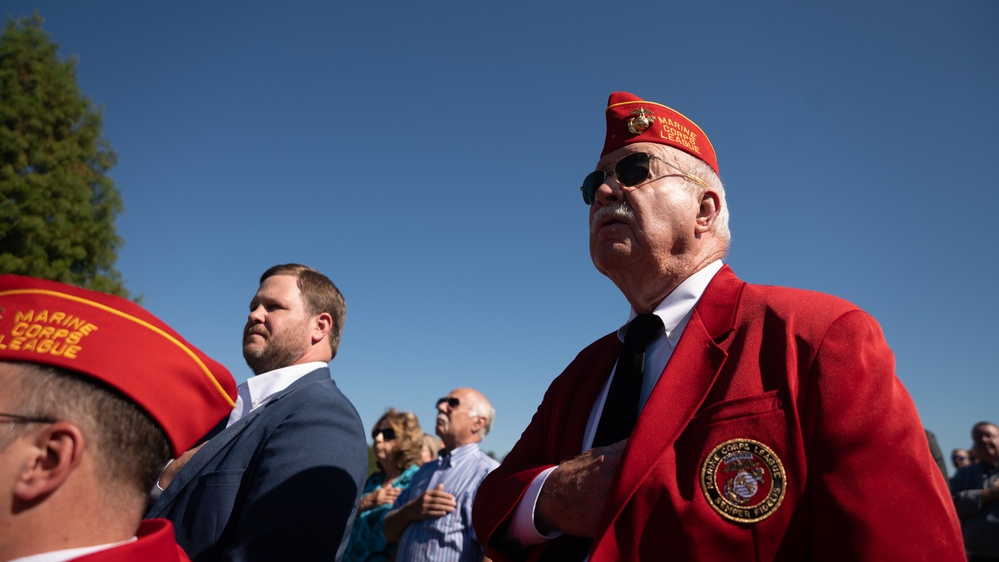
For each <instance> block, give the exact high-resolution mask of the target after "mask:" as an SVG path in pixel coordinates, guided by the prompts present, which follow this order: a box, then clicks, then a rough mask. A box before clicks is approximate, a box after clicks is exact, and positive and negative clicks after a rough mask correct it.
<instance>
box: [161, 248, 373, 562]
mask: <svg viewBox="0 0 999 562" xmlns="http://www.w3.org/2000/svg"><path fill="white" fill-rule="evenodd" d="M345 315H346V304H345V302H344V299H343V295H341V294H340V291H339V290H338V289H337V287H336V286H335V285H334V284H333V282H332V281H330V280H329V279H328V278H327V277H326V276H325V275H323V274H321V273H319V272H318V271H315V270H314V269H312V268H309V267H306V266H304V265H298V264H287V265H277V266H274V267H272V268H270V269H268V270H267V271H266V272H264V274H263V275H262V276H261V278H260V287H259V289H258V290H257V292H256V294H255V295H254V296H253V299H252V301H251V302H250V312H249V316H248V318H247V321H246V325H245V327H244V330H243V357H244V358H245V359H246V363H247V364H248V365H249V366H250V368H251V369H252V370H253V372H254V373H255V375H256V376H254V377H251V378H250V379H249V380H247V381H246V382H244V383H243V384H241V385H239V388H238V393H237V394H238V396H237V399H236V405H235V407H234V408H233V410H232V413H231V414H230V416H229V419H228V425H227V426H226V427H225V428H224V429H221V431H219V432H218V433H217V434H216V435H214V436H212V437H211V439H210V440H209V441H208V442H207V443H206V444H204V445H203V446H202V447H201V448H200V449H197V450H195V451H193V453H190V454H186V455H185V456H182V457H181V458H180V459H178V460H177V461H175V462H174V463H173V464H171V465H170V466H169V467H167V470H166V471H164V472H165V473H164V475H163V476H161V478H160V483H161V485H163V484H166V483H167V481H169V484H168V485H166V486H164V487H165V491H164V492H163V494H162V495H161V496H160V498H159V499H158V500H157V501H156V503H154V504H153V506H152V507H151V508H150V510H149V512H148V514H147V517H164V518H167V519H169V520H171V521H172V522H173V524H174V529H175V531H176V534H177V542H178V543H179V544H180V545H181V546H182V547H183V548H184V550H186V551H187V553H188V555H189V556H190V557H191V560H193V561H194V562H216V561H220V560H225V561H233V562H236V561H239V562H270V561H273V560H294V561H295V562H311V561H316V562H319V561H323V562H328V561H330V560H335V559H339V558H340V557H341V556H342V554H343V552H344V550H345V549H346V546H347V541H348V538H349V537H350V528H351V525H352V523H353V521H354V512H355V510H356V509H357V505H358V500H359V498H360V495H361V487H362V485H363V483H364V477H365V476H366V474H367V468H368V451H367V445H366V443H365V438H364V429H363V427H362V425H361V419H360V417H359V416H358V415H357V411H356V410H355V409H354V406H353V405H352V404H351V403H350V401H349V400H348V399H347V398H346V397H345V396H344V395H343V393H341V392H340V390H339V389H338V388H337V385H336V383H335V382H334V381H333V380H332V379H331V378H330V371H329V368H328V365H327V363H329V361H330V360H332V359H333V357H334V356H335V355H336V352H337V348H338V347H339V344H340V334H341V331H342V329H343V323H344V318H345ZM178 465H180V466H178ZM171 477H172V480H171Z"/></svg>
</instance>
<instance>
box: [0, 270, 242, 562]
mask: <svg viewBox="0 0 999 562" xmlns="http://www.w3.org/2000/svg"><path fill="white" fill-rule="evenodd" d="M0 389H2V391H0V484H2V489H3V490H4V495H3V497H2V502H3V508H2V509H0V560H15V559H16V560H25V561H27V560H31V561H45V562H61V561H65V560H81V561H83V560H86V561H93V562H97V561H136V560H155V561H160V562H168V561H176V562H181V561H187V560H188V558H187V556H186V555H185V554H184V552H183V551H182V550H181V549H180V547H179V546H178V545H177V543H176V541H175V539H174V533H173V527H172V525H171V524H170V522H169V521H167V520H165V519H151V520H146V521H141V519H142V514H143V512H144V511H145V507H146V499H147V495H148V493H149V490H150V488H152V486H153V483H154V482H155V481H156V477H157V476H158V475H159V473H160V470H161V469H162V468H163V465H164V463H166V461H167V460H168V459H169V458H170V456H171V455H177V454H179V453H180V452H183V451H185V450H186V449H188V448H189V447H191V446H192V445H193V444H194V443H195V442H197V440H198V439H200V438H201V436H202V435H204V434H205V433H206V432H208V431H209V430H210V429H211V428H212V427H213V426H214V425H215V424H217V423H218V422H219V421H221V420H223V419H225V417H226V416H227V415H228V413H229V411H230V410H231V409H232V405H233V400H234V398H235V395H236V382H235V381H234V380H233V379H232V376H231V375H230V374H229V372H228V371H227V370H226V369H225V367H223V366H222V365H220V364H218V363H216V362H215V361H213V360H212V359H211V358H209V357H208V356H206V355H205V354H203V353H202V352H201V351H199V350H198V349H196V348H195V347H194V346H192V345H190V344H189V343H187V342H186V341H184V339H183V338H182V337H181V336H180V335H178V334H177V333H176V332H174V331H173V330H172V329H170V327H169V326H167V325H166V324H164V323H163V322H162V321H160V320H159V319H158V318H156V317H154V316H153V315H152V314H149V313H148V312H147V311H145V310H143V309H142V308H141V307H139V306H138V305H136V304H135V303H133V302H131V301H128V300H125V299H122V298H119V297H114V296H111V295H106V294H103V293H98V292H95V291H89V290H85V289H80V288H77V287H70V286H68V285H64V284H62V283H57V282H54V281H46V280H41V279H34V278H30V277H20V276H16V275H2V276H0Z"/></svg>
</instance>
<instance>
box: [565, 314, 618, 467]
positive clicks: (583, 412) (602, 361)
mask: <svg viewBox="0 0 999 562" xmlns="http://www.w3.org/2000/svg"><path fill="white" fill-rule="evenodd" d="M620 353H621V340H620V339H618V337H617V332H613V333H610V334H608V335H606V336H604V337H603V338H602V339H601V340H598V341H597V342H596V343H594V344H593V345H592V346H591V347H590V349H589V350H588V353H587V355H586V356H585V357H581V359H582V360H583V361H582V362H581V364H582V365H583V366H584V373H583V375H582V376H579V377H575V378H574V379H573V380H572V381H569V384H572V385H578V386H576V390H575V392H570V393H567V394H566V395H567V396H569V397H570V398H569V400H568V403H566V404H564V408H565V409H566V411H567V413H566V414H565V415H561V414H559V413H556V414H555V416H554V419H555V420H556V421H557V422H558V423H559V424H561V425H562V427H561V428H560V430H557V431H551V432H549V439H550V440H553V443H554V445H555V447H554V449H556V450H558V451H559V458H558V459H557V460H556V461H555V462H559V461H561V460H564V459H571V458H573V457H576V456H578V455H579V454H580V453H581V452H582V448H583V437H584V435H585V433H586V424H587V422H588V421H589V419H590V413H591V412H592V411H593V407H594V405H595V403H596V401H597V398H598V397H599V395H600V390H601V389H602V388H603V386H604V384H605V383H606V382H607V378H608V377H609V376H610V372H611V370H612V369H613V368H614V363H615V362H616V361H617V356H618V355H619V354H620Z"/></svg>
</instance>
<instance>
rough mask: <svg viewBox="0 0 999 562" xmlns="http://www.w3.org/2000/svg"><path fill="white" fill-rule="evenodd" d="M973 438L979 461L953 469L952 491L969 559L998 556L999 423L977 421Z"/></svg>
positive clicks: (970, 561) (974, 561)
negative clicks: (954, 470)
mask: <svg viewBox="0 0 999 562" xmlns="http://www.w3.org/2000/svg"><path fill="white" fill-rule="evenodd" d="M971 440H972V443H973V445H972V447H971V450H972V452H973V453H974V455H975V457H977V458H978V462H977V463H971V464H968V465H965V466H964V467H962V468H960V469H958V471H957V472H956V473H954V476H952V477H951V479H950V491H951V494H953V498H954V506H955V507H956V508H957V516H958V517H959V518H960V520H961V532H962V534H963V535H964V550H965V552H966V553H967V556H968V562H986V561H989V560H999V427H996V424H994V423H992V422H988V421H982V422H978V423H976V424H975V426H974V427H973V428H972V429H971Z"/></svg>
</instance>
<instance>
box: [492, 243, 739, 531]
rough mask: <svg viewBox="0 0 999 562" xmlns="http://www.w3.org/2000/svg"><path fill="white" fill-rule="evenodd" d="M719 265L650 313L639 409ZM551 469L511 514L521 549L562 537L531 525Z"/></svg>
mask: <svg viewBox="0 0 999 562" xmlns="http://www.w3.org/2000/svg"><path fill="white" fill-rule="evenodd" d="M722 265H724V264H723V263H722V262H721V261H715V262H712V263H710V264H708V266H707V267H705V268H704V269H701V270H700V271H698V272H697V273H694V274H693V275H691V276H690V277H688V278H687V279H685V280H684V281H683V283H681V284H680V285H679V286H678V287H677V288H676V289H673V292H671V293H670V294H669V295H667V296H666V298H665V299H663V300H662V302H660V303H659V305H658V306H656V309H655V310H654V311H653V313H654V314H655V315H656V316H658V317H659V318H660V319H662V321H663V331H662V332H660V333H659V335H657V336H656V337H655V339H653V340H652V341H651V342H650V343H649V345H648V347H647V348H646V351H645V374H644V378H643V379H642V393H641V395H640V396H639V402H638V404H639V410H641V409H642V408H644V407H645V402H646V401H648V399H649V396H650V395H651V394H652V389H653V388H655V386H656V383H657V382H659V377H660V376H662V373H663V370H664V369H665V368H666V363H668V362H669V358H670V356H672V355H673V349H674V348H676V344H677V342H679V341H680V336H682V335H683V329H684V328H686V327H687V322H688V321H689V320H690V316H691V314H693V311H694V306H695V305H696V304H697V301H698V300H699V299H700V298H701V295H703V294H704V289H706V288H707V286H708V283H710V282H711V279H713V278H714V276H715V274H716V273H718V271H719V270H721V268H722ZM637 315H638V314H637V313H636V312H635V310H634V309H631V312H630V314H629V315H628V322H631V321H632V320H633V319H634V318H635V316H637ZM628 322H626V323H625V324H624V326H622V327H621V328H619V329H618V331H617V337H618V338H620V339H621V341H624V334H625V332H627V331H628ZM615 370H616V367H615ZM612 380H614V372H613V371H611V375H610V376H609V377H607V383H606V384H604V387H603V389H601V391H600V394H599V395H598V396H597V400H596V402H594V404H593V409H592V410H591V411H590V418H589V420H588V421H587V422H586V431H585V433H583V443H582V449H581V450H580V453H583V452H585V451H587V450H589V449H590V448H591V447H592V446H593V438H594V436H595V435H596V433H597V426H598V425H599V424H600V414H602V413H603V411H604V402H606V401H607V393H608V391H609V390H610V385H611V381H612ZM555 468H556V467H552V468H549V469H548V470H546V471H544V472H542V473H541V474H538V476H537V477H535V478H534V481H533V482H531V485H530V486H529V487H528V488H527V492H525V493H524V497H523V498H521V499H520V502H519V503H518V504H517V508H516V509H515V510H514V512H513V517H512V518H511V520H510V526H509V527H508V530H507V535H508V537H509V538H512V539H515V540H516V541H517V542H519V543H520V544H521V545H522V546H523V547H525V548H526V547H528V546H531V545H535V544H540V543H543V542H545V541H549V540H551V539H554V538H556V537H559V536H561V535H562V533H561V532H558V531H556V532H553V533H551V534H549V535H542V534H541V533H539V532H538V529H537V526H535V524H534V509H535V506H536V505H537V502H538V496H539V495H540V494H541V488H542V486H544V483H545V479H547V478H548V475H549V474H550V473H551V471H553V470H555Z"/></svg>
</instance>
